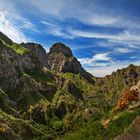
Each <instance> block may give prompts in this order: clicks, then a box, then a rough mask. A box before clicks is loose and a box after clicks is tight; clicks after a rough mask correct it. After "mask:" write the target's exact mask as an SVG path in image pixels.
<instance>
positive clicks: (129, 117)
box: [64, 108, 140, 140]
mask: <svg viewBox="0 0 140 140" xmlns="http://www.w3.org/2000/svg"><path fill="white" fill-rule="evenodd" d="M138 115H140V109H139V108H138V109H135V110H134V111H131V112H130V111H125V112H122V113H120V114H118V116H116V117H114V118H110V119H111V123H110V125H109V126H108V127H107V128H104V127H103V125H102V124H101V121H100V120H97V121H94V120H90V121H89V122H87V123H86V124H84V125H83V126H82V128H79V129H78V130H74V131H72V132H69V133H66V134H65V137H64V139H65V140H74V139H76V140H84V139H88V140H90V139H91V140H92V139H93V140H94V139H95V140H113V139H114V138H115V137H116V136H117V135H119V134H120V133H122V132H124V131H125V130H126V129H127V128H128V127H129V126H130V124H131V123H132V121H133V120H134V119H135V118H136V117H137V116H138Z"/></svg>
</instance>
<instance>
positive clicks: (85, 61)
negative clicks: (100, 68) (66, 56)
mask: <svg viewBox="0 0 140 140" xmlns="http://www.w3.org/2000/svg"><path fill="white" fill-rule="evenodd" d="M109 54H110V52H107V53H98V54H95V55H94V56H93V57H92V58H80V59H78V60H79V61H80V62H81V64H83V65H85V64H86V65H91V64H92V63H93V62H96V61H98V60H102V61H111V58H110V57H109V56H108V55H109Z"/></svg>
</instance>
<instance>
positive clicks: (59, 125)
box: [50, 117, 64, 131]
mask: <svg viewBox="0 0 140 140" xmlns="http://www.w3.org/2000/svg"><path fill="white" fill-rule="evenodd" d="M50 126H51V127H52V128H53V129H54V130H55V131H62V130H63V126H64V123H63V121H62V120H60V119H58V118H57V117H53V118H52V119H51V120H50Z"/></svg>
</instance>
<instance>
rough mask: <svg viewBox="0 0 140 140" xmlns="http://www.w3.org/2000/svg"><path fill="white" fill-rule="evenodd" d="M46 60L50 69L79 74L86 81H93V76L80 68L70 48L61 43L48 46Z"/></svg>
mask: <svg viewBox="0 0 140 140" xmlns="http://www.w3.org/2000/svg"><path fill="white" fill-rule="evenodd" d="M47 61H48V64H49V67H50V70H52V71H55V72H71V73H74V74H80V75H81V76H82V77H84V78H85V79H87V80H88V81H90V82H93V79H92V78H93V76H92V75H91V74H90V73H88V72H86V71H85V70H84V68H82V66H81V64H80V62H79V61H78V60H77V59H76V58H75V57H74V56H73V54H72V52H71V50H70V48H68V47H66V46H65V45H64V44H62V43H56V44H54V45H53V46H52V47H51V48H50V52H49V53H48V55H47Z"/></svg>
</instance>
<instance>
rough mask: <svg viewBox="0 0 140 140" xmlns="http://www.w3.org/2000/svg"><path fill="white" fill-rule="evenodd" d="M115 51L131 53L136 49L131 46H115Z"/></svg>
mask: <svg viewBox="0 0 140 140" xmlns="http://www.w3.org/2000/svg"><path fill="white" fill-rule="evenodd" d="M114 51H115V52H119V53H130V52H134V50H132V49H129V48H115V49H114Z"/></svg>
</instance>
